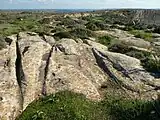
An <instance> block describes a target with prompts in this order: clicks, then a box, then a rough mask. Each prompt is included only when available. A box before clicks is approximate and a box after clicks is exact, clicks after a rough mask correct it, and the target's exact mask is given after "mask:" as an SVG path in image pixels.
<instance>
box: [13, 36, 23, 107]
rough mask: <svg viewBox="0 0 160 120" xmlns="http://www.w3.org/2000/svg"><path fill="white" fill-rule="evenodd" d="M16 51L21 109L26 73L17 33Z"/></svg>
mask: <svg viewBox="0 0 160 120" xmlns="http://www.w3.org/2000/svg"><path fill="white" fill-rule="evenodd" d="M16 53H17V59H16V63H15V64H16V77H17V82H18V85H19V88H20V94H21V96H20V97H21V98H20V104H21V109H22V110H23V103H24V98H23V96H24V93H25V86H26V81H25V74H24V71H23V66H22V56H21V52H20V48H19V44H18V35H17V41H16Z"/></svg>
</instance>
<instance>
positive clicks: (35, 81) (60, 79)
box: [0, 32, 160, 120]
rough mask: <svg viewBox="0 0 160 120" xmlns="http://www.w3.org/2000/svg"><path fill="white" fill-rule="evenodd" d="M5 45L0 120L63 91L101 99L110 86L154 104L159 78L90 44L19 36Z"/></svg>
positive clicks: (0, 66) (133, 60) (1, 58)
mask: <svg viewBox="0 0 160 120" xmlns="http://www.w3.org/2000/svg"><path fill="white" fill-rule="evenodd" d="M6 42H8V47H7V48H5V49H3V50H1V51H0V119H7V120H14V119H15V117H16V116H18V115H19V114H20V113H21V111H23V110H25V108H26V107H27V106H28V104H29V103H31V102H32V101H33V100H35V99H38V98H39V97H41V96H46V95H49V94H54V93H56V92H59V91H64V90H70V91H74V92H77V93H83V94H84V95H86V97H87V98H89V99H92V100H101V99H102V98H103V94H102V89H104V88H105V89H106V90H108V86H109V85H108V83H110V82H113V83H115V85H116V86H119V87H120V88H121V89H122V90H123V91H125V93H126V95H130V97H133V98H140V99H148V100H150V99H152V98H154V99H155V98H156V95H157V94H158V92H159V89H158V88H160V83H159V79H158V78H154V76H152V75H150V74H149V73H148V72H146V71H145V69H143V67H142V66H141V63H140V60H138V59H136V58H132V57H129V56H126V55H123V54H120V53H113V52H109V51H108V50H107V47H105V46H103V45H101V44H99V43H96V42H94V41H90V40H85V43H84V41H82V40H80V39H79V40H76V41H75V40H73V39H61V40H59V41H55V40H54V38H53V37H51V36H47V35H44V36H39V35H38V34H36V33H27V32H22V33H19V34H18V35H13V36H10V37H8V38H7V39H6ZM110 87H113V86H110Z"/></svg>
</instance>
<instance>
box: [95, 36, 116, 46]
mask: <svg viewBox="0 0 160 120" xmlns="http://www.w3.org/2000/svg"><path fill="white" fill-rule="evenodd" d="M113 39H114V38H113V37H111V36H101V37H99V38H98V42H99V43H101V44H103V45H106V46H108V45H110V43H111V41H112V40H113Z"/></svg>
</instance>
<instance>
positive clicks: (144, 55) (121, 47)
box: [108, 43, 160, 74]
mask: <svg viewBox="0 0 160 120" xmlns="http://www.w3.org/2000/svg"><path fill="white" fill-rule="evenodd" d="M108 49H109V51H112V52H118V53H122V54H126V55H128V56H131V57H135V58H137V59H139V60H141V63H142V66H143V67H144V68H145V69H146V70H147V71H149V72H152V73H157V74H160V59H159V57H158V56H157V54H156V55H155V56H157V58H153V54H152V53H151V52H147V51H141V50H137V49H135V48H133V47H129V46H128V45H126V44H123V43H121V44H118V43H117V44H113V45H111V46H109V48H108Z"/></svg>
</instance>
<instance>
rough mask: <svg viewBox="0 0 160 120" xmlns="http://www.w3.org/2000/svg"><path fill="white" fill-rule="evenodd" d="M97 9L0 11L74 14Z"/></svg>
mask: <svg viewBox="0 0 160 120" xmlns="http://www.w3.org/2000/svg"><path fill="white" fill-rule="evenodd" d="M94 10H99V9H0V11H18V12H19V11H24V12H26V11H27V12H29V11H31V12H55V13H74V12H91V11H94Z"/></svg>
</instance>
